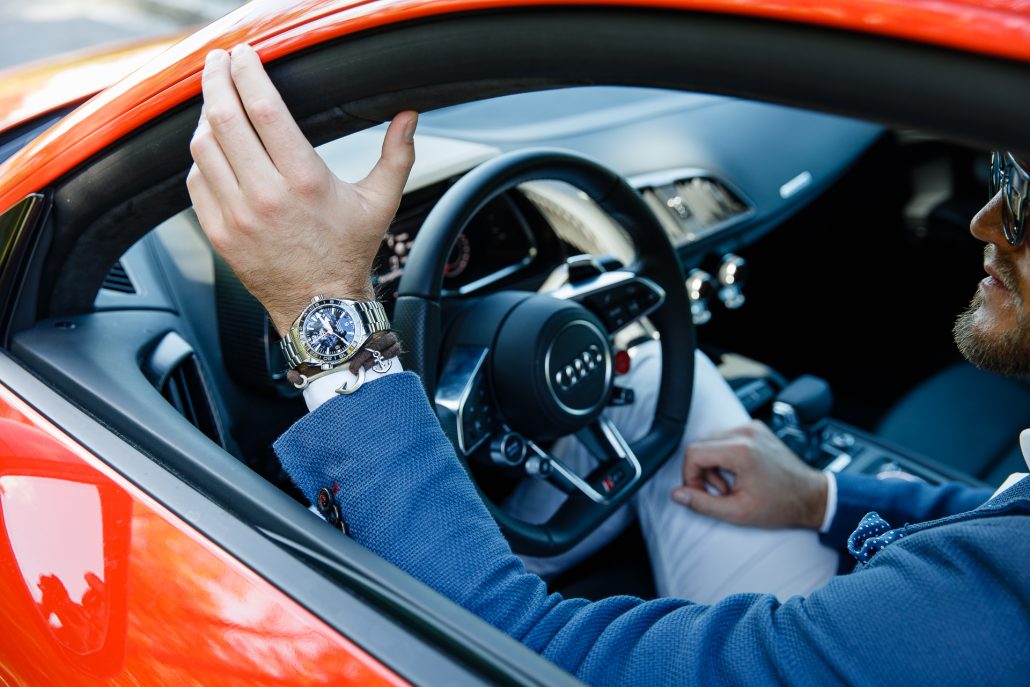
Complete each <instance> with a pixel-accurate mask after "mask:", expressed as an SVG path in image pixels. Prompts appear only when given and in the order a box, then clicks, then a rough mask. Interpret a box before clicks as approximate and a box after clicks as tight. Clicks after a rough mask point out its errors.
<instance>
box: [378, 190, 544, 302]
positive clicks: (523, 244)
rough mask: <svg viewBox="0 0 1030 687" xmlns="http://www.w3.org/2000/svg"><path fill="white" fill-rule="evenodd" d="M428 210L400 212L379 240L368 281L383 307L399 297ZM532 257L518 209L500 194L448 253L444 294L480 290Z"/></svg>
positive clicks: (534, 250)
mask: <svg viewBox="0 0 1030 687" xmlns="http://www.w3.org/2000/svg"><path fill="white" fill-rule="evenodd" d="M430 208H431V205H429V206H420V207H419V208H417V209H414V210H409V211H408V212H404V210H403V209H402V211H401V213H400V214H398V217H397V220H396V221H395V222H394V223H393V225H391V227H390V230H389V232H388V233H387V235H386V237H385V238H384V239H383V243H382V245H381V246H380V248H379V253H378V255H377V256H376V262H375V267H374V269H373V272H372V281H373V284H374V286H375V287H376V293H377V294H378V295H379V298H380V299H381V300H382V302H383V304H384V305H387V306H392V304H393V303H394V301H395V300H396V298H397V285H398V283H399V282H400V279H401V277H402V276H403V275H404V269H405V267H406V266H407V264H408V256H409V254H410V253H411V246H412V245H413V244H414V242H415V238H416V237H417V236H418V231H419V229H420V228H421V226H422V222H423V221H424V220H425V218H426V216H427V215H428V213H429V209H430ZM536 255H537V246H536V240H535V238H534V236H533V232H532V230H531V229H530V226H529V223H528V222H527V221H526V218H525V216H524V215H523V213H522V211H521V210H520V209H519V208H518V206H517V205H516V204H515V203H514V202H513V201H512V200H511V199H510V198H509V197H508V196H507V195H502V196H498V197H497V198H494V199H493V200H492V201H490V202H489V203H487V205H486V206H485V207H484V208H483V209H482V210H480V211H479V213H477V214H476V216H475V217H473V218H472V220H471V221H470V222H469V223H468V226H466V227H465V230H464V231H463V232H462V233H461V235H460V236H459V237H458V240H457V242H456V243H455V245H454V247H453V248H452V249H451V253H450V255H449V256H448V258H447V264H446V266H445V267H444V274H443V289H444V293H445V294H451V295H453V294H458V295H464V294H468V293H473V292H475V291H478V290H479V289H482V288H484V287H486V286H488V285H490V284H492V283H494V282H496V281H499V280H501V279H504V278H505V277H508V276H511V275H514V274H516V273H517V272H519V271H521V270H522V269H523V268H525V267H528V266H529V264H530V263H532V262H533V259H534V258H535V257H536Z"/></svg>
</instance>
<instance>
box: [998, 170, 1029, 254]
mask: <svg viewBox="0 0 1030 687" xmlns="http://www.w3.org/2000/svg"><path fill="white" fill-rule="evenodd" d="M988 189H989V190H990V194H991V198H994V196H996V195H997V194H998V191H1001V192H1002V193H1001V196H1002V198H1001V229H1002V231H1003V232H1004V233H1005V240H1006V241H1008V242H1009V243H1010V244H1012V245H1013V246H1015V245H1017V244H1019V242H1020V241H1022V240H1023V234H1024V232H1025V231H1026V216H1027V206H1028V204H1030V203H1028V200H1027V194H1028V192H1030V174H1028V173H1027V171H1026V168H1025V167H1024V166H1023V165H1022V164H1021V163H1020V162H1019V161H1018V160H1016V158H1014V157H1013V156H1012V153H1006V152H1003V151H1000V150H998V151H995V152H994V153H992V154H991V174H990V177H989V181H988Z"/></svg>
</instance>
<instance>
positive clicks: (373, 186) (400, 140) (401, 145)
mask: <svg viewBox="0 0 1030 687" xmlns="http://www.w3.org/2000/svg"><path fill="white" fill-rule="evenodd" d="M416 126H418V113H417V112H414V111H412V110H407V111H405V112H401V113H400V114H399V115H397V116H396V117H394V118H393V121H392V122H390V126H389V127H388V128H387V129H386V138H384V139H383V150H382V153H381V155H380V157H379V162H377V163H376V166H375V167H373V168H372V171H371V172H369V173H368V176H367V177H365V178H364V179H363V180H362V181H361V182H360V183H359V186H361V187H362V188H364V189H365V190H367V191H371V192H373V193H376V194H381V195H386V196H388V197H392V198H396V199H397V200H398V201H399V200H400V197H401V193H402V192H403V191H404V184H405V183H407V181H408V174H409V173H411V166H412V165H413V164H415V127H416Z"/></svg>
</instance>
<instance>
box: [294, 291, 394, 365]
mask: <svg viewBox="0 0 1030 687" xmlns="http://www.w3.org/2000/svg"><path fill="white" fill-rule="evenodd" d="M326 305H336V306H339V307H340V308H342V309H343V310H344V311H345V312H346V313H347V314H348V315H350V318H351V321H352V322H354V338H353V339H351V342H350V344H348V345H347V347H346V348H344V349H343V350H342V351H340V352H339V353H337V354H335V355H332V356H323V355H322V354H320V353H318V352H317V351H315V350H314V349H312V348H311V346H310V345H309V344H308V342H307V339H306V338H305V337H304V335H303V330H304V323H305V322H306V321H307V319H308V316H309V315H311V313H312V312H314V311H315V310H317V309H319V308H322V307H324V306H326ZM384 325H385V326H384ZM388 329H389V323H388V322H387V321H386V311H385V310H384V309H383V306H382V305H381V304H380V303H377V302H375V301H351V300H344V299H342V298H326V297H325V296H315V297H314V298H312V299H311V303H309V304H308V306H307V307H306V308H304V311H303V312H302V313H301V314H300V315H299V316H298V317H297V319H296V320H294V321H293V326H291V327H290V331H289V332H287V334H286V336H285V337H283V339H282V341H281V342H280V345H281V346H282V349H283V355H284V356H285V357H286V364H287V365H288V366H289V367H290V368H296V367H298V366H300V365H301V364H304V363H306V364H308V365H313V366H316V367H319V368H321V369H323V370H330V369H332V368H334V367H337V366H339V365H342V364H343V363H345V362H347V361H348V360H350V359H351V358H353V357H354V354H355V353H357V352H358V350H360V349H361V347H362V346H363V345H364V344H365V342H366V341H368V340H369V338H371V337H372V336H373V335H374V334H376V333H378V332H380V331H386V330H388Z"/></svg>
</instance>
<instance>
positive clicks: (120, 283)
mask: <svg viewBox="0 0 1030 687" xmlns="http://www.w3.org/2000/svg"><path fill="white" fill-rule="evenodd" d="M100 288H102V289H107V290H108V291H117V292H118V293H136V287H135V286H133V284H132V280H131V279H129V273H128V272H126V271H125V266H124V265H122V263H121V261H120V260H119V261H118V262H116V263H115V264H114V267H112V268H111V271H110V272H108V273H107V276H106V277H104V283H103V284H102V285H101V286H100Z"/></svg>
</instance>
